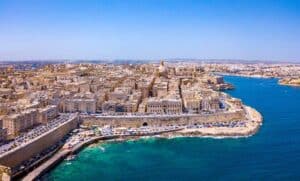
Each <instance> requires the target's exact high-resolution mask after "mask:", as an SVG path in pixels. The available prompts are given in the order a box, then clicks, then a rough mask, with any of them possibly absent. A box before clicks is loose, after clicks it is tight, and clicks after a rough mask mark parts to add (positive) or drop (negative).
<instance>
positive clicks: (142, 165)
mask: <svg viewBox="0 0 300 181" xmlns="http://www.w3.org/2000/svg"><path fill="white" fill-rule="evenodd" d="M225 80H226V81H228V82H231V83H233V84H234V85H235V87H236V89H235V90H232V91H228V93H229V94H231V95H232V96H234V97H238V98H241V99H242V100H243V101H244V102H245V103H246V104H248V105H250V106H252V107H254V108H256V109H257V110H258V111H260V112H261V113H262V115H263V117H264V122H263V126H262V127H261V129H260V130H259V132H258V133H257V134H255V135H254V136H252V137H248V138H238V139H237V138H231V139H213V138H175V139H159V138H149V139H141V140H138V141H126V142H118V143H105V144H99V145H96V146H92V147H87V148H85V149H84V150H83V151H81V152H80V153H79V154H78V156H77V157H76V159H75V160H73V161H64V162H62V163H61V164H59V165H58V166H57V167H56V168H55V169H53V170H52V171H51V172H50V173H48V174H47V175H45V176H44V177H43V180H72V181H74V180H75V181H76V180H78V181H79V180H145V181H146V180H163V181H164V180H208V179H209V180H300V88H293V87H288V86H280V85H277V80H276V79H258V78H242V77H232V76H227V77H225Z"/></svg>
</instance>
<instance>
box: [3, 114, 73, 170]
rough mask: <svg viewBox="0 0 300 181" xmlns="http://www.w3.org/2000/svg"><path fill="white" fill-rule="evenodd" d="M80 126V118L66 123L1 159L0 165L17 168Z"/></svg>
mask: <svg viewBox="0 0 300 181" xmlns="http://www.w3.org/2000/svg"><path fill="white" fill-rule="evenodd" d="M77 125H78V116H76V117H74V118H73V119H70V120H69V121H67V122H65V123H64V124H63V125H61V126H60V127H58V128H56V129H54V130H52V131H51V132H48V133H46V134H44V135H41V136H40V137H37V138H36V139H35V140H34V141H32V142H30V143H28V144H26V145H24V146H22V147H20V148H18V149H17V150H12V151H10V152H8V153H7V154H5V155H2V156H1V157H0V165H4V166H7V167H15V166H17V165H19V164H20V163H21V162H23V161H24V160H28V159H29V158H31V157H32V156H34V155H36V154H38V153H40V152H41V151H43V150H44V149H46V148H48V147H50V146H52V145H53V144H55V143H57V142H58V141H59V140H60V139H62V138H63V137H64V136H65V135H66V134H67V133H68V132H70V131H71V130H72V129H74V128H76V126H77Z"/></svg>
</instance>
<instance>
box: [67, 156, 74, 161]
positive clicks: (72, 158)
mask: <svg viewBox="0 0 300 181" xmlns="http://www.w3.org/2000/svg"><path fill="white" fill-rule="evenodd" d="M75 157H76V155H69V156H68V157H67V158H66V160H67V161H71V160H74V159H75Z"/></svg>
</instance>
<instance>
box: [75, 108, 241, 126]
mask: <svg viewBox="0 0 300 181" xmlns="http://www.w3.org/2000/svg"><path fill="white" fill-rule="evenodd" d="M80 119H81V121H82V124H83V125H85V126H93V125H95V126H105V125H111V126H116V127H122V126H124V127H140V126H143V125H144V126H145V125H147V126H168V125H169V126H170V125H187V124H195V123H205V122H206V123H209V122H226V121H232V120H245V119H246V117H245V111H244V110H237V111H232V112H222V113H214V114H207V115H205V114H194V115H182V114H181V115H162V116H82V117H81V118H80Z"/></svg>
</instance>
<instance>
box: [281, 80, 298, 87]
mask: <svg viewBox="0 0 300 181" xmlns="http://www.w3.org/2000/svg"><path fill="white" fill-rule="evenodd" d="M278 84H279V85H283V86H291V87H300V84H290V83H284V82H280V81H278Z"/></svg>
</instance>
